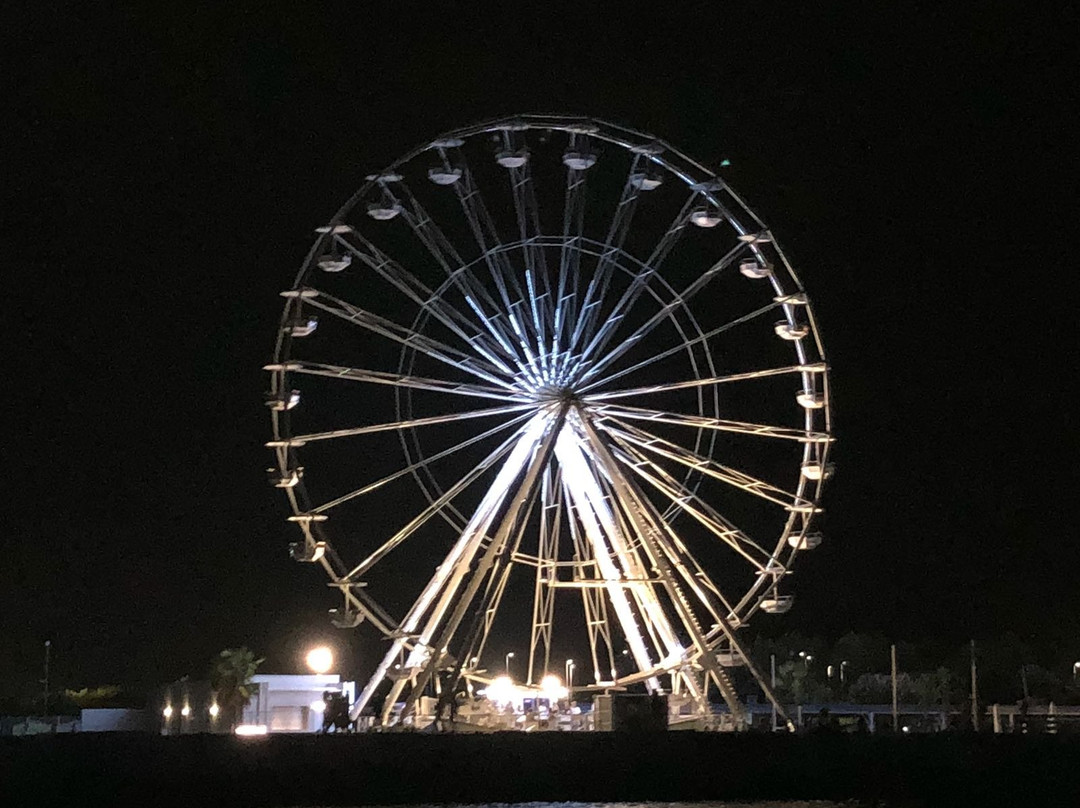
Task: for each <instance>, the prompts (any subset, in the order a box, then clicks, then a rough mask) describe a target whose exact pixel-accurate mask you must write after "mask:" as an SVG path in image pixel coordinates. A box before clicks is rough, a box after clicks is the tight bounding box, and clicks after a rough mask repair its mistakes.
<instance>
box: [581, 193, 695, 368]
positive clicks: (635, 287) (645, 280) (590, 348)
mask: <svg viewBox="0 0 1080 808" xmlns="http://www.w3.org/2000/svg"><path fill="white" fill-rule="evenodd" d="M695 199H696V195H691V196H690V197H689V198H688V199H687V200H686V202H685V203H684V204H683V206H682V208H681V209H680V210H679V212H678V214H677V215H676V216H675V218H674V220H672V222H671V224H670V225H669V226H668V229H667V232H666V233H665V234H664V237H663V238H662V239H660V241H659V243H658V244H657V245H656V247H655V248H654V249H653V251H652V254H651V255H650V256H649V258H648V259H647V260H646V261H645V262H644V266H643V268H642V271H641V272H639V273H638V274H637V276H635V278H634V280H633V281H632V282H631V283H630V286H629V288H627V289H626V290H625V291H624V292H623V293H622V296H620V297H619V299H618V301H616V303H615V305H614V307H613V308H612V309H611V311H610V312H608V313H607V314H606V315H604V316H603V317H602V318H601V322H602V323H603V325H602V326H601V327H600V329H599V330H598V331H597V332H596V334H595V335H593V334H586V335H585V336H586V339H588V340H589V341H588V342H587V343H586V345H585V347H584V348H583V349H582V351H581V356H582V359H583V360H587V359H588V357H590V356H596V355H599V354H602V353H603V351H604V349H605V348H606V347H607V344H608V342H609V341H610V340H611V337H612V335H613V334H614V332H615V330H616V328H617V327H618V325H619V324H620V323H621V322H622V320H623V318H624V317H625V316H626V314H627V312H629V311H630V310H631V309H632V308H633V307H634V304H635V303H636V302H637V300H638V298H640V297H641V295H642V293H643V292H644V291H645V289H646V288H647V287H648V285H649V283H650V281H651V280H652V278H653V276H654V275H657V274H658V273H659V270H660V266H661V264H663V262H664V259H665V258H667V256H668V254H669V253H670V252H671V251H672V250H673V249H674V248H675V245H676V243H678V241H679V238H680V237H681V236H682V234H683V232H684V231H685V230H686V224H687V221H688V219H689V216H690V210H691V207H692V206H693V204H694V200H695ZM579 381H581V380H579Z"/></svg>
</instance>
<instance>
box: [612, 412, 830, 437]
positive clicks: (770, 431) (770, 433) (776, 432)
mask: <svg viewBox="0 0 1080 808" xmlns="http://www.w3.org/2000/svg"><path fill="white" fill-rule="evenodd" d="M595 409H596V411H597V413H599V414H600V415H601V416H614V417H616V418H629V419H631V420H636V421H655V422H656V423H661V424H675V425H677V426H688V427H693V428H695V429H715V430H717V431H719V432H737V433H739V434H742V435H757V436H759V437H763V438H779V439H781V440H794V441H800V442H802V443H826V442H828V441H830V440H831V438H830V437H829V435H827V434H826V433H824V432H813V431H810V430H806V429H792V428H790V427H785V426H775V425H772V424H754V423H749V422H746V421H729V420H727V419H726V418H709V417H707V416H702V415H682V414H678V413H670V412H664V411H662V410H647V409H642V408H641V407H623V406H619V405H615V404H602V405H599V406H597V407H595Z"/></svg>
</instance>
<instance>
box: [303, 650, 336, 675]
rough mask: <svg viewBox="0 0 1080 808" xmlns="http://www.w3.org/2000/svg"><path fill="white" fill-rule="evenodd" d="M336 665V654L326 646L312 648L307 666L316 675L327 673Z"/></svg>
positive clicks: (308, 655)
mask: <svg viewBox="0 0 1080 808" xmlns="http://www.w3.org/2000/svg"><path fill="white" fill-rule="evenodd" d="M333 665H334V654H333V653H332V652H331V651H330V649H329V648H327V647H326V646H325V645H323V646H320V647H318V648H312V649H311V650H310V651H308V654H307V666H308V667H309V668H310V669H311V670H312V672H314V673H326V672H327V671H328V670H330V668H332V667H333Z"/></svg>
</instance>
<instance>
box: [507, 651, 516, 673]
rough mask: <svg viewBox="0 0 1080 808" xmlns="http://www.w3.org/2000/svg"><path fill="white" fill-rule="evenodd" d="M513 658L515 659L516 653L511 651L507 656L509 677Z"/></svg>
mask: <svg viewBox="0 0 1080 808" xmlns="http://www.w3.org/2000/svg"><path fill="white" fill-rule="evenodd" d="M513 658H514V652H513V651H510V652H509V653H508V654H507V655H506V675H507V676H509V675H510V660H511V659H513Z"/></svg>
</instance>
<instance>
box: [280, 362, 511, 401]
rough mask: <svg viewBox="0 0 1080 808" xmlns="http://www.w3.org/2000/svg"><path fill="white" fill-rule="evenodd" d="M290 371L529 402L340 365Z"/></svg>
mask: <svg viewBox="0 0 1080 808" xmlns="http://www.w3.org/2000/svg"><path fill="white" fill-rule="evenodd" d="M291 364H292V365H294V366H292V367H290V368H289V372H290V373H301V374H305V375H308V376H324V377H327V378H330V379H344V380H346V381H355V382H369V383H371V384H383V385H389V386H391V387H407V388H410V389H414V390H430V391H433V392H437V393H452V394H454V395H460V396H470V397H474V398H494V399H498V400H499V401H508V400H509V401H521V402H525V401H528V400H529V399H528V397H527V396H526V395H525V394H524V393H518V394H514V393H508V392H507V391H506V390H502V389H500V388H498V387H487V386H485V385H480V384H462V383H460V382H450V381H446V380H445V379H429V378H425V377H422V376H402V375H400V374H397V373H387V372H385V371H378V370H364V369H363V368H350V367H343V366H341V365H326V364H322V363H319V362H303V361H294V362H293V363H291Z"/></svg>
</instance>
